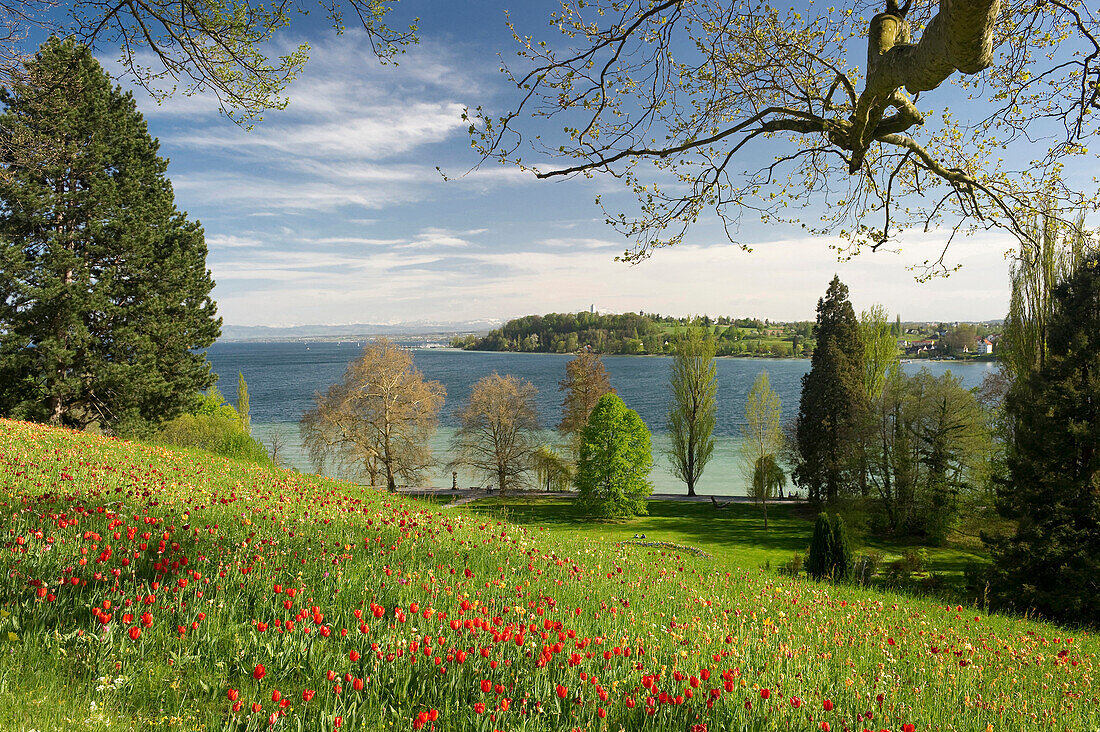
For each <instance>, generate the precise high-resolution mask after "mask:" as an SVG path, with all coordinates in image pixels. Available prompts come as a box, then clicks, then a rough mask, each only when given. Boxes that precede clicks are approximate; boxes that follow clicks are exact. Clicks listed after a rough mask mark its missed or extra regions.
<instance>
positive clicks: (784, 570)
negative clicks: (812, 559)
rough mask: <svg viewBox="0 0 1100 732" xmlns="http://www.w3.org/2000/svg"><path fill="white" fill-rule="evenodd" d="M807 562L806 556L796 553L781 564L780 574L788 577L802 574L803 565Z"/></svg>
mask: <svg viewBox="0 0 1100 732" xmlns="http://www.w3.org/2000/svg"><path fill="white" fill-rule="evenodd" d="M805 563H806V559H805V557H803V556H802V554H799V553H796V554H795V555H794V556H793V557H791V559H790V561H788V562H786V563H785V564H782V565H780V567H779V574H782V575H786V576H787V577H797V576H798V575H800V574H802V566H803V565H804V564H805Z"/></svg>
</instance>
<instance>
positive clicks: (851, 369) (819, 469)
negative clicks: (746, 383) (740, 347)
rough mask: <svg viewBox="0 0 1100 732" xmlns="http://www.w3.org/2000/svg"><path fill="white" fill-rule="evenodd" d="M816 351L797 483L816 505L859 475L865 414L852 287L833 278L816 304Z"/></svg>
mask: <svg viewBox="0 0 1100 732" xmlns="http://www.w3.org/2000/svg"><path fill="white" fill-rule="evenodd" d="M814 335H815V336H816V338H817V348H815V349H814V353H813V357H812V358H811V360H810V371H809V372H808V373H807V374H806V375H805V376H803V377H802V396H801V400H800V402H799V407H798V430H797V442H798V453H799V459H800V463H799V465H798V467H797V468H796V470H795V472H794V479H795V483H797V484H798V485H799V486H800V487H803V488H806V489H807V491H808V492H809V496H810V500H812V501H831V500H832V499H834V498H836V497H837V496H838V495H840V493H841V490H842V489H843V488H844V486H845V485H846V484H851V485H855V484H857V483H858V482H859V481H858V478H859V475H858V472H859V464H860V461H859V435H858V430H859V425H860V424H861V420H862V419H863V416H864V414H865V412H866V402H867V398H866V393H865V391H864V389H863V373H862V372H863V341H862V339H861V338H860V333H859V321H858V320H857V319H856V314H855V310H854V309H853V308H852V303H851V302H849V300H848V287H847V286H846V285H844V283H842V282H841V281H840V278H839V277H836V276H834V277H833V280H832V282H830V283H829V289H828V290H827V291H826V292H825V296H824V297H823V298H821V299H820V300H818V301H817V324H816V325H815V326H814Z"/></svg>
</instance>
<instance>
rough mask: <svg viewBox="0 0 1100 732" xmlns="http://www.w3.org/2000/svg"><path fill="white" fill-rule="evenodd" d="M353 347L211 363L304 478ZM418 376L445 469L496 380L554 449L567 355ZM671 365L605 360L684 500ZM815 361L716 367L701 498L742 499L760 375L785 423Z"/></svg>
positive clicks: (468, 354)
mask: <svg viewBox="0 0 1100 732" xmlns="http://www.w3.org/2000/svg"><path fill="white" fill-rule="evenodd" d="M359 350H360V349H359V347H357V345H356V344H355V343H316V342H314V343H308V344H307V343H216V344H214V345H213V346H212V347H211V348H210V349H209V351H208V352H207V357H208V358H209V359H210V362H211V363H212V364H213V366H214V371H215V372H216V373H217V374H218V375H219V376H220V379H219V388H220V389H221V391H222V393H223V394H225V396H226V398H227V399H229V400H230V401H234V400H235V399H236V391H237V378H236V376H237V372H238V371H241V372H242V373H243V374H244V377H245V379H246V380H247V381H248V391H249V399H250V402H251V411H252V423H253V434H254V435H255V436H256V437H257V438H259V439H260V440H261V441H263V442H265V443H267V442H268V440H270V438H271V436H272V435H273V434H275V433H278V434H280V435H281V436H282V437H283V439H284V441H285V443H286V444H285V447H284V452H282V453H281V456H282V457H283V458H284V460H285V462H286V463H287V464H289V465H292V466H293V467H297V468H299V469H300V470H312V468H311V466H310V464H309V460H308V459H307V458H306V456H305V454H304V453H303V452H302V448H301V441H300V439H299V435H298V420H299V418H300V417H301V415H302V413H303V412H305V411H306V410H307V409H308V408H309V407H310V405H311V404H312V402H313V397H314V394H316V393H317V392H318V391H324V390H325V389H327V388H328V386H329V385H330V384H332V383H334V382H336V381H338V380H339V379H340V378H341V377H342V376H343V373H344V368H345V367H346V366H347V363H348V362H349V361H351V360H352V359H354V358H355V357H356V356H357V355H358V353H359ZM413 354H414V355H413V358H414V361H415V363H416V366H417V368H419V369H420V370H421V371H422V372H423V373H424V376H425V378H428V379H435V380H437V381H440V382H442V384H443V385H444V387H446V389H447V401H446V404H445V405H444V407H443V412H442V414H441V415H440V429H439V431H438V432H437V433H436V435H435V437H434V438H433V440H432V448H433V452H434V454H435V455H436V457H437V459H439V460H440V461H441V462H445V461H446V459H447V457H448V455H447V444H448V441H449V439H450V436H451V434H453V430H454V425H455V418H454V415H455V413H456V412H457V411H458V410H459V409H461V407H462V405H463V404H464V403H465V401H466V399H467V398H468V397H469V394H470V389H471V388H472V387H473V385H474V383H475V382H476V381H477V380H478V379H480V378H481V377H483V376H486V375H488V374H490V373H492V372H493V371H497V372H499V373H501V374H512V375H514V376H517V377H521V378H524V379H528V380H529V381H531V383H533V384H534V385H535V386H536V387H537V388H538V390H539V394H538V400H537V405H538V411H539V418H540V420H541V422H542V424H543V426H544V427H545V428H546V429H545V431H544V432H545V434H544V437H545V439H546V440H547V441H548V442H553V441H556V439H557V435H556V433H555V432H554V431H553V428H554V426H555V425H557V423H558V420H559V419H560V414H561V399H562V393H561V392H560V391H559V390H558V382H559V381H560V380H561V379H563V378H565V364H566V363H567V362H568V361H569V360H570V359H571V358H572V357H571V356H568V355H556V354H526V353H484V352H473V351H453V350H450V349H418V350H415V351H414V352H413ZM670 363H671V359H670V358H668V357H663V356H644V357H643V356H608V357H605V358H604V364H605V365H606V367H607V371H608V374H609V375H610V377H611V385H612V386H613V387H615V389H616V391H617V392H618V393H619V396H621V397H622V398H623V400H624V401H625V402H626V403H627V405H628V406H629V407H631V408H632V409H635V410H637V412H638V414H639V415H641V417H642V419H643V420H644V421H645V423H646V424H647V425H649V428H650V430H652V431H653V449H654V462H655V464H654V468H653V473H652V474H651V476H650V479H651V480H652V482H653V484H654V490H655V492H658V493H683V492H685V491H686V488H685V487H684V484H683V483H682V482H681V481H679V480H678V479H677V478H675V477H674V476H673V475H672V474H671V472H670V471H669V468H668V463H667V460H666V459H665V457H664V456H663V454H662V453H663V451H664V450H665V449H667V447H668V444H669V443H668V437H667V435H666V434H665V432H664V424H665V413H666V411H667V409H668V368H669V364H670ZM922 365H923V366H925V367H927V368H928V369H929V370H930V371H931V372H932V373H933V374H935V375H939V374H941V373H943V372H944V371H947V370H951V371H952V373H954V374H956V375H957V376H960V377H961V378H962V380H963V384H964V386H966V387H973V386H977V385H978V384H979V383H981V380H982V379H983V378H984V377H985V375H986V374H987V373H989V371H990V370H992V369H993V368H995V367H994V366H993V365H991V364H989V363H979V364H967V363H928V364H906V365H905V366H904V368H905V370H906V371H907V372H910V373H913V372H915V371H917V370H919V369H920V368H921V366H922ZM809 367H810V362H809V361H807V360H796V359H747V358H724V359H718V423H717V426H716V428H715V435H716V446H715V450H714V455H713V457H712V458H711V461H710V463H708V465H707V467H706V470H705V471H704V473H703V477H702V480H701V481H700V483H699V485H698V487H697V490H698V491H699V492H700V493H704V494H713V495H743V494H744V493H745V478H744V476H743V475H742V471H741V467H740V460H739V457H740V456H739V450H738V446H739V442H740V433H741V425H742V423H743V418H744V414H743V410H744V404H745V396H746V395H747V394H748V391H749V388H750V387H751V386H752V383H753V381H754V380H755V379H756V377H757V375H758V374H759V373H760V372H761V371H762V370H765V369H766V370H767V371H768V376H769V378H770V380H771V385H772V389H774V390H775V392H776V393H777V394H778V395H779V398H780V400H781V403H782V408H783V418H784V420H786V419H789V418H791V417H793V416H794V415H795V414H797V412H798V398H799V391H800V389H801V379H802V375H803V374H804V373H806V371H807V370H809ZM428 479H429V482H430V483H431V484H432V485H435V486H442V487H450V485H451V476H450V473H449V472H445V471H443V470H442V469H439V470H435V471H433V472H431V473H430V474H429V475H428ZM478 482H479V479H478V478H477V477H475V476H471V475H463V476H460V477H459V484H460V485H461V486H463V487H465V486H472V485H476V484H477V483H478Z"/></svg>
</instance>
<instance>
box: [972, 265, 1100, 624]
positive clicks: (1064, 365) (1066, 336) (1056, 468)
mask: <svg viewBox="0 0 1100 732" xmlns="http://www.w3.org/2000/svg"><path fill="white" fill-rule="evenodd" d="M1050 312H1051V316H1050V320H1049V325H1048V328H1047V338H1046V356H1045V358H1044V359H1043V362H1042V365H1041V366H1039V368H1038V369H1036V370H1035V371H1033V372H1032V373H1031V374H1030V375H1028V376H1027V377H1026V378H1021V379H1018V380H1016V382H1015V383H1014V384H1013V386H1012V387H1011V389H1010V391H1009V394H1008V398H1007V400H1006V409H1007V411H1008V415H1009V417H1010V419H1011V420H1012V423H1013V430H1012V433H1013V437H1014V438H1013V441H1012V444H1011V445H1010V447H1009V452H1008V459H1007V463H1008V477H1007V479H1006V480H1004V481H1002V482H1001V485H1000V486H999V488H998V509H999V511H1000V512H1001V514H1002V515H1003V516H1004V517H1005V518H1007V519H1010V520H1012V521H1014V522H1015V523H1016V531H1015V533H1014V535H1012V536H1011V537H1007V538H1003V539H996V538H992V537H986V539H987V541H988V542H989V543H990V544H991V548H992V553H993V575H992V585H993V587H992V590H993V594H994V597H995V598H996V599H997V601H998V602H999V603H1000V604H1002V605H1005V606H1009V607H1014V608H1016V609H1017V610H1020V611H1023V610H1035V611H1038V612H1039V613H1041V614H1043V615H1044V616H1046V617H1049V618H1053V619H1058V620H1062V621H1065V622H1072V623H1075V624H1076V623H1086V624H1092V625H1096V624H1100V500H1098V495H1100V494H1098V486H1100V406H1098V401H1097V394H1100V255H1097V254H1095V253H1093V254H1091V255H1089V256H1087V257H1086V258H1085V259H1084V260H1083V261H1082V263H1081V264H1079V265H1078V266H1077V268H1076V270H1075V271H1074V272H1073V273H1072V274H1071V275H1070V276H1069V277H1068V278H1067V279H1066V280H1064V281H1063V282H1062V283H1061V284H1059V285H1057V286H1056V287H1055V288H1054V289H1053V290H1052V308H1051V310H1050Z"/></svg>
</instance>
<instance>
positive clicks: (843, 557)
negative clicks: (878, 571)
mask: <svg viewBox="0 0 1100 732" xmlns="http://www.w3.org/2000/svg"><path fill="white" fill-rule="evenodd" d="M829 530H830V532H831V533H832V541H831V542H830V544H831V545H832V549H833V561H832V570H831V571H830V573H829V574H830V576H831V577H832V578H833V579H834V580H836V581H838V582H848V581H849V580H851V579H852V572H853V570H854V569H855V558H854V556H853V554H852V543H851V541H850V540H849V539H848V528H847V526H845V524H844V517H843V516H841V515H840V514H834V515H833V520H832V522H831V523H830V526H829Z"/></svg>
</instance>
